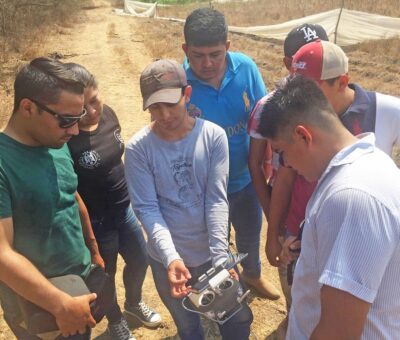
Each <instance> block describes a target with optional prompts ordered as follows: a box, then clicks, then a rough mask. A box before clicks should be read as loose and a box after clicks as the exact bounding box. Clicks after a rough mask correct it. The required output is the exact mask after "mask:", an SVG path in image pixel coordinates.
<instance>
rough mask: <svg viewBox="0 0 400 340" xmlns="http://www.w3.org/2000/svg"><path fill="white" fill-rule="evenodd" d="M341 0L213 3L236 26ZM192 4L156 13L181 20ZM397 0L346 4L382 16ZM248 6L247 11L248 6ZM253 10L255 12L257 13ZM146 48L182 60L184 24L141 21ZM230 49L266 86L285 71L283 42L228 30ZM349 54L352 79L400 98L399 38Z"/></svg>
mask: <svg viewBox="0 0 400 340" xmlns="http://www.w3.org/2000/svg"><path fill="white" fill-rule="evenodd" d="M341 2H342V1H341V0H310V1H306V0H297V1H296V0H286V1H281V0H269V1H268V6H267V5H266V1H265V0H256V1H253V2H251V3H230V4H224V5H222V4H219V5H218V4H215V5H214V7H215V8H217V9H219V10H221V11H222V12H223V13H224V14H225V16H226V18H227V21H228V23H229V24H232V25H238V26H250V25H267V24H274V23H278V22H285V21H287V20H290V19H293V18H299V17H301V16H304V15H310V14H314V13H317V12H321V11H326V10H330V9H334V8H337V7H339V5H340V4H341ZM206 5H207V4H206V3H200V4H199V3H196V4H190V5H185V6H172V7H167V8H160V9H159V15H165V16H170V17H177V18H185V17H186V16H187V15H188V14H189V13H190V12H191V11H192V10H193V9H194V8H197V7H201V6H206ZM397 5H398V1H397V0H383V1H381V2H379V3H372V2H369V1H361V0H353V1H345V7H346V8H350V9H356V10H360V11H367V12H373V13H379V14H383V15H392V16H400V7H399V6H397ZM249 6H251V7H252V8H251V10H250V9H249ZM254 13H257V14H258V15H257V16H255V15H254ZM140 20H142V24H143V35H144V37H145V41H146V46H147V47H148V49H149V51H150V53H151V54H152V56H153V57H154V58H165V57H169V58H175V59H177V60H182V59H183V53H182V50H181V47H180V46H181V43H182V41H183V34H182V30H183V25H182V24H181V23H177V22H170V21H164V20H158V21H154V20H150V19H140ZM230 39H231V49H232V50H236V51H242V52H244V53H246V54H248V55H249V56H251V57H252V58H253V59H254V60H255V62H256V63H257V65H258V67H259V68H260V71H261V73H262V75H263V78H264V80H265V83H266V84H267V86H268V88H273V87H274V84H275V83H276V81H277V80H279V79H280V78H282V77H283V76H285V75H286V72H287V71H286V69H285V68H284V67H283V65H282V54H283V52H282V45H281V44H280V43H276V42H269V41H268V40H266V39H260V38H257V39H256V38H254V37H250V36H244V35H239V34H231V35H230ZM345 50H346V52H347V54H348V56H349V58H350V77H351V79H352V80H353V81H356V82H358V83H360V84H361V85H363V86H364V87H366V88H368V89H370V90H377V91H380V92H383V93H388V94H392V95H396V96H400V87H399V86H398V84H399V83H400V59H399V58H398V56H399V54H400V39H389V40H384V41H371V42H365V43H362V44H359V45H357V46H352V47H350V48H346V49H345Z"/></svg>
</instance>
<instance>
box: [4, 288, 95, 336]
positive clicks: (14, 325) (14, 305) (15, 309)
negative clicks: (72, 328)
mask: <svg viewBox="0 0 400 340" xmlns="http://www.w3.org/2000/svg"><path fill="white" fill-rule="evenodd" d="M0 300H1V307H2V309H3V312H4V315H3V317H4V320H5V321H6V323H7V325H8V327H10V329H11V330H12V332H13V333H14V335H15V336H16V338H17V339H21V340H40V339H41V338H40V337H39V336H36V335H32V334H30V333H28V331H27V330H26V329H25V328H24V327H22V326H21V325H20V324H21V322H22V320H23V317H22V314H21V310H20V308H19V306H18V301H17V298H16V296H15V293H14V292H13V291H12V290H11V289H10V288H8V287H7V286H6V285H5V284H4V283H0ZM90 334H91V330H90V329H88V331H87V332H86V333H85V334H77V335H71V336H69V337H66V338H64V337H63V336H61V335H60V336H57V337H56V339H57V340H58V339H68V340H89V339H90Z"/></svg>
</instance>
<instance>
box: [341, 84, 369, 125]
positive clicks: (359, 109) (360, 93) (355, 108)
mask: <svg viewBox="0 0 400 340" xmlns="http://www.w3.org/2000/svg"><path fill="white" fill-rule="evenodd" d="M349 87H350V88H351V89H352V90H354V92H355V95H354V100H353V102H352V103H351V105H350V106H349V107H348V109H347V110H346V111H345V112H344V113H343V114H342V115H341V119H342V118H344V117H346V116H347V115H350V114H352V113H358V114H362V115H365V113H366V112H368V110H369V109H370V107H371V99H370V98H369V96H368V94H367V92H366V91H365V90H364V89H363V88H362V87H361V86H359V85H357V84H349Z"/></svg>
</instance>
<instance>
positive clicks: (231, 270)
mask: <svg viewBox="0 0 400 340" xmlns="http://www.w3.org/2000/svg"><path fill="white" fill-rule="evenodd" d="M229 274H230V275H231V278H232V279H234V280H236V281H239V274H238V273H237V272H236V270H235V268H231V269H229Z"/></svg>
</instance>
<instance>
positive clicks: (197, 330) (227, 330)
mask: <svg viewBox="0 0 400 340" xmlns="http://www.w3.org/2000/svg"><path fill="white" fill-rule="evenodd" d="M149 262H150V266H151V270H152V272H153V278H154V283H155V285H156V288H157V292H158V294H159V295H160V298H161V300H162V302H163V303H164V305H165V306H166V307H167V309H168V310H169V312H170V313H171V316H172V318H173V319H174V322H175V325H176V327H177V329H178V334H179V336H180V338H181V340H202V339H204V333H203V329H202V327H201V324H200V316H199V315H198V314H195V313H192V312H188V311H187V310H185V309H184V308H183V307H182V299H175V298H173V297H172V296H171V292H170V285H169V281H168V276H167V270H166V269H165V267H164V265H163V264H162V263H160V262H158V261H156V260H154V259H152V258H151V257H149ZM210 267H211V262H207V263H205V264H203V265H201V266H198V267H195V268H188V269H189V271H190V273H191V275H192V279H191V280H192V281H193V282H195V281H197V279H198V277H199V276H200V275H202V274H204V273H205V272H206V270H207V269H209V268H210ZM252 322H253V314H252V312H251V310H250V308H249V306H248V305H247V304H246V303H243V308H242V309H241V310H240V311H239V312H238V313H237V314H235V315H234V316H233V317H232V318H231V319H229V320H228V321H227V322H225V323H224V324H223V325H219V330H220V333H221V336H222V339H225V340H246V339H248V338H249V335H250V325H251V323H252Z"/></svg>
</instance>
